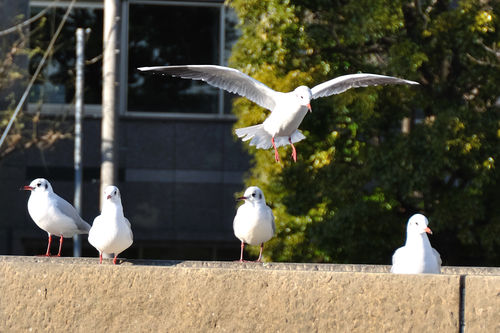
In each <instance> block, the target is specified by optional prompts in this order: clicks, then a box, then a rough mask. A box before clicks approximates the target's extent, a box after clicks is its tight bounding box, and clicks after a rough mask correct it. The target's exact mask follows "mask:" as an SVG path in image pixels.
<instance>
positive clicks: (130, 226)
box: [123, 217, 134, 240]
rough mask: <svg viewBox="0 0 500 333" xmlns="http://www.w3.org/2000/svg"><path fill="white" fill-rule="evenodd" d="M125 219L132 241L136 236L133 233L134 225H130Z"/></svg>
mask: <svg viewBox="0 0 500 333" xmlns="http://www.w3.org/2000/svg"><path fill="white" fill-rule="evenodd" d="M123 219H124V220H125V223H126V224H127V225H128V231H129V233H130V239H131V240H134V234H133V233H132V225H131V224H130V221H129V220H128V218H126V217H124V218H123Z"/></svg>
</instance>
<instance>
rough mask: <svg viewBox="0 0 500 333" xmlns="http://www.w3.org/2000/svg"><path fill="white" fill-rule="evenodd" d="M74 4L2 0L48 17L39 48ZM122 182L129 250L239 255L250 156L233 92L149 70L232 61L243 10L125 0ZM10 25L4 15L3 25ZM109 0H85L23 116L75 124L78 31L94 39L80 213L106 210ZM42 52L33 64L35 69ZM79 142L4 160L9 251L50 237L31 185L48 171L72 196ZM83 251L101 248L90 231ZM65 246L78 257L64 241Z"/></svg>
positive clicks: (36, 37)
mask: <svg viewBox="0 0 500 333" xmlns="http://www.w3.org/2000/svg"><path fill="white" fill-rule="evenodd" d="M69 3H70V2H69V1H59V2H56V3H54V2H53V1H35V0H32V1H28V0H24V1H19V2H16V4H15V6H14V5H12V4H10V5H9V3H8V2H7V3H3V4H2V7H3V11H4V15H6V17H15V16H17V15H19V14H24V15H26V17H28V16H34V15H36V14H37V13H40V12H41V11H44V10H46V12H45V13H44V17H45V19H44V23H43V24H42V25H39V22H40V21H37V23H33V24H32V25H31V32H30V33H31V34H30V44H31V45H30V47H32V48H33V47H39V48H40V49H43V50H44V49H45V48H46V47H47V45H48V43H49V40H50V38H51V36H52V35H53V34H54V31H55V30H56V28H57V26H58V25H59V22H60V21H61V19H62V17H63V16H64V13H65V12H66V10H67V8H68V5H69ZM118 12H119V13H120V17H119V18H118V20H119V22H118V24H117V25H118V27H119V36H120V37H119V48H118V52H117V59H118V82H119V84H118V92H117V100H118V101H119V114H120V117H119V123H118V132H119V138H118V142H117V145H118V155H119V164H118V175H119V176H118V178H119V181H118V184H116V185H117V186H118V187H119V188H120V191H121V193H122V202H123V206H124V212H125V215H126V216H127V217H128V218H129V220H130V221H131V224H132V228H133V231H134V244H133V246H132V247H131V248H130V249H129V250H127V251H126V252H124V253H123V256H124V257H129V258H157V259H221V260H225V259H234V258H236V257H237V256H238V251H239V246H238V241H237V239H236V238H235V237H234V235H233V232H232V220H233V217H234V213H235V209H236V202H235V200H234V198H235V193H241V192H242V191H243V190H244V185H243V177H244V173H245V172H246V171H247V170H248V167H249V156H248V155H247V154H246V153H245V152H244V150H243V146H242V144H241V143H240V142H238V141H237V140H236V138H235V136H234V134H233V130H232V127H233V125H234V122H235V117H234V116H233V115H232V114H231V99H232V98H233V97H232V96H230V95H228V94H226V93H224V92H222V91H220V90H218V89H214V88H212V87H210V86H208V85H206V84H202V83H198V82H193V81H191V80H182V79H176V78H169V77H161V76H154V75H145V74H144V73H140V72H138V71H137V69H136V68H137V67H141V66H160V65H175V64H221V65H225V64H226V63H227V58H228V56H229V53H230V50H231V46H232V44H233V43H234V42H235V40H236V39H237V37H238V32H237V30H236V28H235V25H236V18H235V16H234V13H232V12H231V11H230V10H229V9H228V8H226V7H225V6H224V4H223V1H163V0H162V1H141V0H129V1H121V2H120V8H119V9H118ZM5 24H7V22H4V25H5ZM102 26H103V2H102V1H77V2H76V5H75V7H74V8H73V9H72V11H71V13H70V15H69V17H68V20H67V22H66V24H65V26H64V28H63V30H62V31H61V35H60V37H59V38H58V41H57V42H56V46H55V49H54V53H53V54H52V55H51V57H50V58H49V61H48V63H47V65H46V66H45V67H44V70H43V74H42V75H41V78H40V80H37V82H36V83H35V86H34V87H33V89H32V91H31V92H30V95H29V103H28V104H27V107H26V110H25V112H30V113H39V114H40V115H41V117H49V118H50V117H54V118H57V119H63V121H65V122H67V123H71V122H72V115H73V112H74V87H75V84H74V65H75V55H74V53H75V46H74V43H75V37H74V34H75V30H76V28H78V27H82V28H90V33H89V34H88V36H87V42H86V46H85V48H86V50H85V53H86V59H87V61H86V66H85V102H84V103H85V111H84V112H85V118H84V123H83V179H84V183H83V199H82V204H83V206H82V217H83V218H84V219H85V220H86V221H88V222H89V223H92V220H93V218H94V217H95V216H97V215H98V214H99V206H98V205H99V168H100V163H101V152H100V148H101V140H100V129H101V127H100V123H101V116H100V112H101V88H102V72H101V67H102V61H101V60H100V56H101V54H102V48H103V45H102V41H103V36H102ZM40 58H41V55H40V56H34V57H32V58H31V60H30V61H29V67H30V70H31V72H33V71H34V68H35V67H36V65H37V64H38V62H39V59H40ZM73 144H74V143H73V140H72V139H63V140H59V141H58V142H57V143H56V144H55V145H53V146H52V147H50V148H48V149H39V148H30V149H28V150H25V151H21V152H17V153H15V154H13V155H11V156H9V157H7V158H6V159H4V160H3V161H1V165H0V178H1V179H2V186H1V189H0V200H1V202H2V209H0V253H2V254H26V255H33V254H40V253H44V251H45V246H46V233H44V232H43V231H42V230H40V229H38V227H37V226H36V225H35V224H34V223H33V222H32V221H31V219H30V217H29V215H28V212H27V207H26V203H27V199H28V193H23V192H22V191H19V188H20V187H21V186H22V185H26V184H28V183H29V182H30V181H31V180H32V179H34V178H38V177H44V178H47V179H48V180H49V181H50V182H51V183H52V186H53V188H54V190H55V192H56V193H58V194H59V195H61V196H62V197H64V198H65V199H66V200H68V201H69V202H72V201H73V191H74V166H73ZM82 243H83V252H82V253H83V255H84V256H92V255H96V254H97V252H96V250H95V249H93V248H92V247H91V246H90V245H89V244H88V242H87V240H86V236H84V237H83V242H82ZM66 244H67V245H66V246H65V248H64V250H63V254H65V255H70V254H71V242H69V241H68V242H66Z"/></svg>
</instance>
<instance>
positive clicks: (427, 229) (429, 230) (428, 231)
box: [425, 227, 432, 235]
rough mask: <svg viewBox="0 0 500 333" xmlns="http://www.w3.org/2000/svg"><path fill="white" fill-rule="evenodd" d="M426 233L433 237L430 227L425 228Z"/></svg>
mask: <svg viewBox="0 0 500 333" xmlns="http://www.w3.org/2000/svg"><path fill="white" fill-rule="evenodd" d="M425 232H426V233H428V234H429V235H432V230H431V228H429V227H427V228H425Z"/></svg>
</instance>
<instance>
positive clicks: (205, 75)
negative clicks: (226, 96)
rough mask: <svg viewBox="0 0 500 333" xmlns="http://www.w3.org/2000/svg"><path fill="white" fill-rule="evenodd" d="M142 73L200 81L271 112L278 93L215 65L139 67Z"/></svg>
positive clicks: (244, 75)
mask: <svg viewBox="0 0 500 333" xmlns="http://www.w3.org/2000/svg"><path fill="white" fill-rule="evenodd" d="M138 70H140V71H142V72H153V73H158V74H163V75H171V76H175V77H180V78H183V79H192V80H202V81H205V82H206V83H208V84H210V85H212V86H214V87H217V88H221V89H224V90H226V91H228V92H230V93H235V94H238V95H241V96H243V97H246V98H248V99H249V100H251V101H252V102H254V103H257V104H258V105H260V106H262V107H264V108H266V109H268V110H271V111H272V110H273V109H274V106H275V105H276V101H275V96H276V95H278V94H279V93H278V92H277V91H274V90H273V89H271V88H269V87H268V86H266V85H265V84H264V83H262V82H259V81H257V80H255V79H253V78H251V77H250V76H248V75H246V74H245V73H243V72H240V71H239V70H237V69H234V68H229V67H224V66H216V65H186V66H156V67H139V68H138Z"/></svg>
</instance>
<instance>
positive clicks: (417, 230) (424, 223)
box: [406, 214, 432, 235]
mask: <svg viewBox="0 0 500 333" xmlns="http://www.w3.org/2000/svg"><path fill="white" fill-rule="evenodd" d="M428 225H429V221H428V220H427V218H426V217H425V216H424V215H422V214H415V215H413V216H412V217H410V219H409V220H408V225H407V226H406V233H408V234H409V233H412V234H425V233H428V234H431V235H432V231H431V229H430V228H429V227H428Z"/></svg>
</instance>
